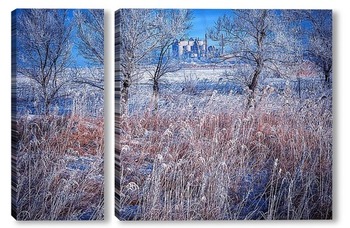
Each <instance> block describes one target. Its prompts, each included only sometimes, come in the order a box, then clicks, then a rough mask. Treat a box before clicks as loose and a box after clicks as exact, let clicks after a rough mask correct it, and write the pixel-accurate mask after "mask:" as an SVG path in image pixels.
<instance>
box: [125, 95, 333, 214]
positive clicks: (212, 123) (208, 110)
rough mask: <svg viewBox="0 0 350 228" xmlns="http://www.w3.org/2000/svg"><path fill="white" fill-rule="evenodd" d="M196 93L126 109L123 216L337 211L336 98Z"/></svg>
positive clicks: (328, 212) (318, 212)
mask: <svg viewBox="0 0 350 228" xmlns="http://www.w3.org/2000/svg"><path fill="white" fill-rule="evenodd" d="M168 96H169V95H167V99H168V98H169V97H168ZM164 97H165V96H164ZM232 97H233V96H232ZM196 99H199V101H198V102H189V101H188V99H184V95H180V96H179V95H176V96H175V95H173V97H172V98H171V99H170V100H172V101H173V102H172V103H171V104H169V105H168V106H167V107H166V108H165V109H162V108H160V109H159V110H158V111H157V112H155V113H153V112H151V111H149V110H146V111H143V112H141V111H137V112H134V113H133V114H131V115H130V116H125V115H124V116H123V117H122V120H121V131H122V133H121V146H122V147H121V164H122V176H121V186H122V189H121V208H122V210H121V217H122V219H125V220H132V219H141V220H212V219H219V220H221V219H331V218H332V112H331V110H332V107H331V97H329V98H325V99H324V98H323V99H319V98H317V97H315V98H310V99H306V100H303V101H300V100H298V99H291V97H290V96H288V95H285V96H281V97H278V99H277V98H276V97H274V96H270V95H268V96H264V97H262V98H260V101H259V102H258V103H257V104H258V105H257V106H256V107H255V108H254V109H251V110H250V111H248V112H245V111H244V110H245V109H244V108H243V107H245V105H244V104H242V103H240V102H239V101H240V100H243V99H235V98H232V100H230V99H231V98H229V97H228V96H226V95H225V96H221V95H218V94H215V92H214V93H213V94H212V95H211V97H210V98H208V99H207V102H206V103H205V105H204V106H201V107H199V106H197V107H194V106H195V105H196V104H199V103H201V102H200V101H201V100H200V99H201V98H198V97H197V98H196ZM184 100H186V102H185V101H184ZM271 107H272V108H271Z"/></svg>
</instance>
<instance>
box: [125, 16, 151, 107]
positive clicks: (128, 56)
mask: <svg viewBox="0 0 350 228" xmlns="http://www.w3.org/2000/svg"><path fill="white" fill-rule="evenodd" d="M120 26H121V27H120V41H121V45H120V46H121V50H120V57H121V59H120V66H121V72H122V75H121V103H122V104H121V105H122V112H123V113H126V112H127V106H128V98H129V88H130V86H131V85H132V84H133V83H135V82H136V81H138V80H139V79H140V78H142V77H143V75H144V73H145V71H146V69H145V62H146V60H147V58H148V57H149V54H150V53H151V52H152V51H153V50H154V49H155V47H156V45H157V40H156V39H155V37H157V36H158V34H157V30H155V29H154V28H155V17H154V14H153V11H152V10H148V9H122V10H120Z"/></svg>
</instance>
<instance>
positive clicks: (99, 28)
mask: <svg viewBox="0 0 350 228" xmlns="http://www.w3.org/2000/svg"><path fill="white" fill-rule="evenodd" d="M74 17H75V20H76V25H77V38H78V39H77V42H76V44H77V48H78V51H79V54H81V55H82V56H83V57H84V58H85V59H86V60H87V61H88V65H89V68H90V70H89V72H80V74H78V75H77V77H76V79H75V82H77V83H84V84H88V85H90V86H93V87H95V88H99V89H102V90H103V88H104V78H103V76H104V74H103V66H104V12H103V10H97V9H94V10H78V11H76V12H75V14H74ZM92 68H93V69H92ZM85 71H87V70H85Z"/></svg>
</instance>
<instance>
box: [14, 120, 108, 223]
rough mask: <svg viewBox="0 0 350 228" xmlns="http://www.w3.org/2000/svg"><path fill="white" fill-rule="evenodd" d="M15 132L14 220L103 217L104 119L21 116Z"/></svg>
mask: <svg viewBox="0 0 350 228" xmlns="http://www.w3.org/2000/svg"><path fill="white" fill-rule="evenodd" d="M17 130H18V151H17V167H16V171H17V173H16V176H17V181H18V189H17V191H18V192H17V199H16V204H17V205H16V208H17V212H18V214H17V219H19V220H95V219H101V218H103V216H104V201H103V199H104V195H103V191H104V188H103V186H104V175H103V151H104V146H103V145H104V143H103V140H104V139H103V135H104V134H103V118H101V117H100V118H88V117H83V116H53V115H50V116H29V115H25V116H22V117H20V118H19V119H18V121H17Z"/></svg>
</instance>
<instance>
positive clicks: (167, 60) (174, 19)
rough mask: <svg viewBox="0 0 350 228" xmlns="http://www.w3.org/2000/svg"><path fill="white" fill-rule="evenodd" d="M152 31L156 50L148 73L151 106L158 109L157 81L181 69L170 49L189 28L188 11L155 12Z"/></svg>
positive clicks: (189, 17) (189, 14)
mask: <svg viewBox="0 0 350 228" xmlns="http://www.w3.org/2000/svg"><path fill="white" fill-rule="evenodd" d="M155 18H156V20H155V23H154V30H155V31H156V32H155V33H156V34H158V35H157V37H155V39H156V43H157V46H156V49H155V50H154V52H153V54H154V55H152V57H151V58H150V60H151V65H152V62H155V64H154V68H152V70H151V71H149V73H150V75H151V79H152V83H153V98H152V99H153V104H154V109H155V110H157V108H158V97H159V80H160V79H161V78H162V77H163V76H164V75H166V74H168V73H172V72H176V71H178V70H180V69H181V65H180V63H179V62H178V60H177V59H175V58H172V55H171V53H170V51H171V47H172V45H173V43H174V40H175V39H176V38H181V37H183V36H184V35H185V32H186V31H187V30H188V29H189V28H190V27H191V23H190V20H191V18H192V16H191V13H190V11H189V10H175V9H173V10H170V9H169V10H168V9H167V10H165V9H161V10H156V11H155Z"/></svg>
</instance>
